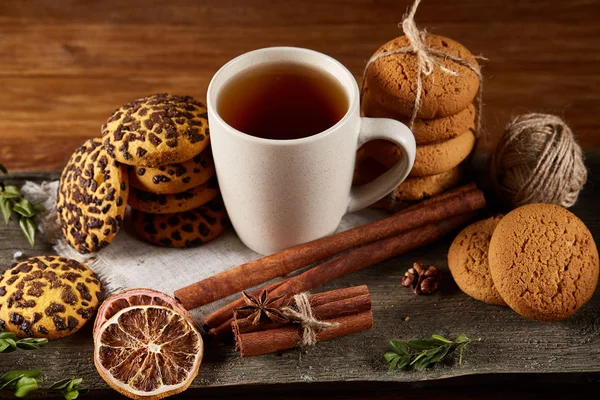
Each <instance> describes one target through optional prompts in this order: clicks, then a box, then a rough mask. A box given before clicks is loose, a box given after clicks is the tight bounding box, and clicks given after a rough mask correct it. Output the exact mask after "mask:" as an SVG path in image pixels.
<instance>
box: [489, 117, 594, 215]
mask: <svg viewBox="0 0 600 400" xmlns="http://www.w3.org/2000/svg"><path fill="white" fill-rule="evenodd" d="M489 168H490V175H491V180H492V184H493V185H494V187H495V189H496V191H497V192H498V193H499V194H500V195H501V196H503V197H504V198H505V199H506V200H507V201H509V202H510V203H511V204H512V205H513V206H515V207H517V206H520V205H523V204H530V203H552V204H558V205H560V206H563V207H570V206H572V205H573V204H575V202H576V201H577V197H578V196H579V192H580V191H581V189H582V188H583V185H584V184H585V182H586V180H587V170H586V168H585V164H584V163H583V156H582V151H581V147H579V145H578V144H577V142H576V141H575V138H574V136H573V132H571V129H569V127H568V126H567V124H566V123H565V122H564V121H563V120H562V119H561V118H559V117H557V116H555V115H550V114H526V115H521V116H518V117H516V118H514V119H513V120H512V121H511V122H510V123H509V124H508V125H507V126H506V128H505V131H504V134H503V136H502V138H501V139H500V142H499V143H498V146H497V147H496V150H495V151H494V153H493V154H492V157H491V158H490V163H489Z"/></svg>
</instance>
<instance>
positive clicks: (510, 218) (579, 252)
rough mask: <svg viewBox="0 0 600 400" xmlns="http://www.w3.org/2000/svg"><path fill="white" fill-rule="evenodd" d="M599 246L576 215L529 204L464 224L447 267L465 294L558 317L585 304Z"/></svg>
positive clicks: (550, 206)
mask: <svg viewBox="0 0 600 400" xmlns="http://www.w3.org/2000/svg"><path fill="white" fill-rule="evenodd" d="M598 262H599V261H598V249H597V247H596V244H595V243H594V238H593V237H592V234H591V233H590V231H589V230H588V228H587V227H586V226H585V225H584V223H583V222H581V220H579V218H577V217H576V216H575V215H573V214H572V213H570V212H569V211H567V210H566V209H564V208H562V207H559V206H556V205H553V204H529V205H526V206H522V207H519V208H517V209H515V210H513V211H511V212H510V213H508V214H507V215H506V216H504V217H501V216H498V217H492V218H488V219H486V220H482V221H479V222H476V223H474V224H472V225H470V226H468V227H466V228H465V229H464V230H463V231H462V232H460V233H459V234H458V236H457V237H456V238H455V239H454V241H453V242H452V245H451V246H450V250H449V251H448V267H449V268H450V272H451V273H452V276H453V278H454V280H455V281H456V284H457V285H458V286H459V287H460V288H461V290H462V291H463V292H465V293H466V294H467V295H469V296H471V297H473V298H475V299H477V300H480V301H483V302H485V303H488V304H496V305H508V306H510V307H511V308H512V309H513V310H514V311H516V312H517V313H519V314H520V315H523V316H525V317H527V318H530V319H535V320H539V321H559V320H562V319H565V318H567V317H570V316H572V315H573V314H575V312H576V311H577V310H579V309H580V308H581V307H582V306H583V305H584V304H585V303H587V302H588V301H589V300H590V298H591V297H592V295H593V294H594V291H595V289H596V285H597V282H598V273H599V264H598Z"/></svg>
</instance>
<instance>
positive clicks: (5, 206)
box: [0, 196, 12, 225]
mask: <svg viewBox="0 0 600 400" xmlns="http://www.w3.org/2000/svg"><path fill="white" fill-rule="evenodd" d="M0 210H2V215H3V216H4V222H5V223H6V225H8V222H9V221H10V216H11V214H12V202H11V201H10V200H8V199H7V198H5V197H2V196H0Z"/></svg>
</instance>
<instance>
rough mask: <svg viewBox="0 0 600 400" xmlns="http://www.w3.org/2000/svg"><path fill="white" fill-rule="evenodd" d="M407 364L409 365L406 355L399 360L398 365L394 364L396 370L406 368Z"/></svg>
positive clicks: (408, 357) (408, 358)
mask: <svg viewBox="0 0 600 400" xmlns="http://www.w3.org/2000/svg"><path fill="white" fill-rule="evenodd" d="M409 364H410V356H409V355H406V356H404V357H402V358H401V359H400V361H399V362H398V364H396V368H398V369H402V368H406V367H407V366H408V365H409Z"/></svg>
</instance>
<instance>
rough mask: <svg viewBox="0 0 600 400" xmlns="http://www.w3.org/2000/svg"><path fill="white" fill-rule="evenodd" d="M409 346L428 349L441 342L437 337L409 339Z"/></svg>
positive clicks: (415, 348)
mask: <svg viewBox="0 0 600 400" xmlns="http://www.w3.org/2000/svg"><path fill="white" fill-rule="evenodd" d="M407 345H408V347H410V348H411V349H414V350H427V349H431V348H434V347H436V346H439V345H440V344H439V342H438V341H437V340H435V339H422V340H409V341H408V343H407Z"/></svg>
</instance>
